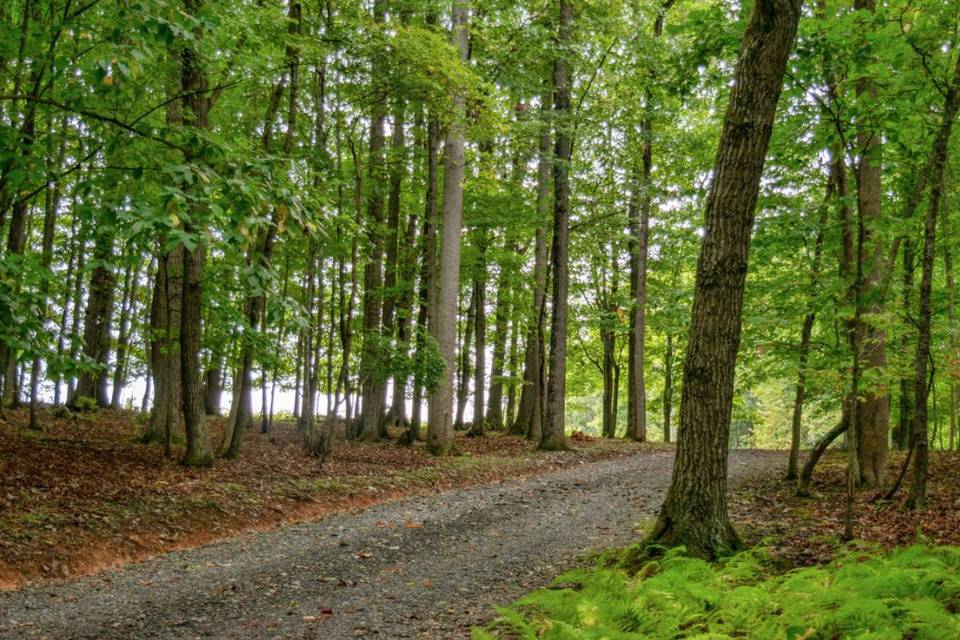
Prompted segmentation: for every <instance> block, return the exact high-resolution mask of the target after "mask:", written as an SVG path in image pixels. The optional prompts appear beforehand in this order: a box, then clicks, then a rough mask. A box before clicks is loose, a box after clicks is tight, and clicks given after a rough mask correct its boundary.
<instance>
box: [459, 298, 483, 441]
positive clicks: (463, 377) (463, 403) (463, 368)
mask: <svg viewBox="0 0 960 640" xmlns="http://www.w3.org/2000/svg"><path fill="white" fill-rule="evenodd" d="M476 309H477V289H476V287H471V288H470V302H469V303H468V304H467V311H466V313H465V314H464V315H463V317H464V322H463V325H464V328H463V341H462V342H461V343H460V369H459V371H458V373H459V381H458V384H457V419H456V420H455V421H454V423H453V427H454V429H455V430H456V431H461V430H463V428H464V424H463V416H464V413H465V412H466V408H467V398H468V397H469V396H470V346H471V343H472V342H473V330H474V329H475V328H476V326H477V323H476V321H475V320H474V314H475V313H476Z"/></svg>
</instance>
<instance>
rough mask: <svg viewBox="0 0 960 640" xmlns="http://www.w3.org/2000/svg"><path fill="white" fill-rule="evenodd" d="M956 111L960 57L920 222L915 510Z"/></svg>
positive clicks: (922, 482) (919, 499) (922, 496)
mask: <svg viewBox="0 0 960 640" xmlns="http://www.w3.org/2000/svg"><path fill="white" fill-rule="evenodd" d="M958 110H960V58H958V59H957V62H956V68H955V70H954V77H953V81H952V83H951V85H950V88H949V89H948V91H947V95H946V100H945V103H944V109H943V122H942V124H941V125H940V130H939V131H938V132H937V137H936V139H935V140H934V144H933V151H932V153H931V160H932V171H931V173H930V198H929V203H928V204H927V216H926V219H925V220H924V225H923V260H922V265H923V266H922V273H921V275H920V294H919V297H920V313H919V315H918V318H917V360H916V373H917V378H916V381H915V383H914V385H915V386H914V389H915V395H914V413H915V416H914V443H915V444H914V449H915V455H914V462H913V483H912V484H911V487H910V499H909V503H910V504H911V506H913V508H915V509H923V508H924V507H925V506H926V503H927V457H928V452H927V393H928V391H929V388H928V387H929V381H928V380H927V364H928V360H929V359H930V321H931V317H932V315H933V305H932V301H931V291H932V289H933V262H934V256H935V255H936V239H937V218H938V217H939V215H940V206H941V200H942V199H943V192H944V175H943V174H944V170H945V168H946V164H947V154H948V150H949V146H950V134H951V132H952V130H953V121H954V119H955V118H956V117H957V111H958Z"/></svg>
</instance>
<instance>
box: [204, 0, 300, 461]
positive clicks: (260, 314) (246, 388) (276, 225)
mask: <svg viewBox="0 0 960 640" xmlns="http://www.w3.org/2000/svg"><path fill="white" fill-rule="evenodd" d="M287 21H288V25H287V33H288V34H289V36H290V37H291V38H293V37H295V36H297V35H299V34H300V31H301V24H302V20H301V12H300V3H299V2H291V3H290V8H289V11H288V14H287ZM284 53H285V59H286V64H287V73H288V76H289V80H290V92H289V100H288V103H287V104H288V109H287V118H286V127H287V130H286V135H285V136H284V143H283V153H284V155H286V156H288V157H289V156H290V154H291V152H292V151H293V140H294V135H295V133H296V123H297V99H298V89H299V66H300V53H299V50H298V49H297V47H295V46H294V45H293V44H288V45H287V47H286V49H285V52H284ZM283 84H284V82H283V80H281V81H280V82H278V83H277V85H276V86H275V87H274V92H273V97H272V99H271V101H270V103H269V105H268V106H267V117H266V118H265V119H264V129H263V137H262V139H261V145H262V147H263V151H264V153H269V152H270V133H271V132H272V131H273V121H274V119H275V115H274V114H276V112H277V109H278V105H279V101H280V97H281V94H282V92H283ZM286 214H287V208H286V207H285V206H275V207H273V210H272V212H271V216H270V222H269V223H268V224H267V227H266V229H264V230H262V231H260V232H259V234H258V235H257V237H256V239H255V240H254V242H253V246H252V247H251V252H250V256H249V257H248V263H249V266H250V268H251V270H255V272H257V273H266V272H268V270H269V268H270V262H271V259H272V257H273V248H274V244H275V241H276V238H277V233H278V230H279V229H280V228H282V227H283V225H284V222H285V218H286ZM257 289H258V290H257V291H256V292H254V291H248V292H247V293H246V295H245V296H244V316H245V318H246V321H247V329H248V331H245V332H244V334H243V335H242V336H241V341H240V379H239V382H240V401H241V407H240V409H241V410H238V411H237V413H236V420H235V422H234V425H233V429H232V430H229V429H228V432H229V435H230V436H231V437H230V439H229V440H227V439H226V437H225V438H224V444H225V447H224V450H223V455H224V457H226V458H236V457H237V456H239V455H240V442H241V439H242V438H241V436H242V433H243V426H244V425H246V424H247V423H249V422H250V421H251V420H252V417H253V416H252V415H251V414H252V412H251V411H249V407H250V405H251V400H250V393H251V388H250V387H251V380H250V378H251V375H252V367H253V348H254V344H253V341H254V340H253V339H254V336H256V335H257V333H258V332H260V331H263V330H264V329H265V327H264V326H262V325H261V322H260V321H261V319H263V318H264V311H265V309H266V292H265V289H266V286H265V283H260V286H259V287H257ZM264 384H266V381H264ZM224 435H225V436H226V435H227V434H226V433H225V434H224Z"/></svg>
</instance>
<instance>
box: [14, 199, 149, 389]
mask: <svg viewBox="0 0 960 640" xmlns="http://www.w3.org/2000/svg"><path fill="white" fill-rule="evenodd" d="M72 206H73V208H74V209H76V207H77V195H76V192H74V195H73V204H72ZM70 238H71V240H70V249H69V255H68V257H67V272H66V274H65V278H66V280H65V282H64V284H63V289H62V290H61V291H62V297H61V299H60V300H61V309H62V310H61V313H60V329H59V331H58V335H57V359H58V360H59V359H60V358H62V357H63V355H64V353H65V352H66V349H67V344H66V343H67V327H68V323H69V322H70V307H71V302H72V297H71V295H72V291H73V286H74V282H75V281H77V280H79V278H80V275H79V274H78V273H77V270H78V268H79V267H78V266H77V262H78V259H81V258H82V256H79V257H78V254H81V253H82V249H83V248H82V246H81V244H82V242H83V241H82V239H81V238H80V234H78V233H77V219H76V217H73V218H72V219H71V221H70ZM144 326H149V323H148V324H145V325H144ZM148 356H149V353H148ZM62 382H63V377H62V376H61V375H60V374H59V373H57V374H56V375H54V376H53V384H54V386H53V404H54V406H57V407H59V406H60V394H61V389H60V387H61V383H62ZM0 404H2V403H0Z"/></svg>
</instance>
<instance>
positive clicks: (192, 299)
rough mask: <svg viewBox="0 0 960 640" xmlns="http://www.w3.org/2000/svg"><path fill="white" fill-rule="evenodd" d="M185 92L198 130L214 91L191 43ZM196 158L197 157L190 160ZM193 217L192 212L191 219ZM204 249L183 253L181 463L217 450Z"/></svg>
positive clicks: (198, 3) (188, 2)
mask: <svg viewBox="0 0 960 640" xmlns="http://www.w3.org/2000/svg"><path fill="white" fill-rule="evenodd" d="M202 7H203V0H184V9H185V11H186V14H187V15H188V16H191V17H192V16H196V15H197V14H198V13H199V12H200V10H201V9H202ZM202 37H203V31H202V29H201V28H200V27H197V28H196V29H194V39H195V42H199V41H200V40H201V39H202ZM181 55H182V59H181V78H182V83H181V90H182V93H183V98H182V100H183V120H184V124H185V125H187V126H190V127H193V128H195V129H198V130H204V129H207V128H208V121H207V115H208V111H209V108H210V95H209V92H208V91H207V78H206V74H205V73H204V70H203V66H202V61H201V60H200V56H199V52H198V51H197V50H196V49H194V48H193V46H192V45H188V46H185V47H184V48H183V49H182V54H181ZM188 160H193V158H188ZM193 217H194V216H191V218H193ZM183 231H184V233H185V234H187V235H190V234H196V235H197V236H199V237H202V235H203V233H202V231H203V230H202V228H201V227H200V226H198V225H197V224H195V223H194V222H193V221H192V220H189V221H186V222H185V223H184V225H183ZM204 254H205V249H204V245H203V243H202V242H198V243H197V244H196V246H194V247H192V248H184V251H183V294H182V303H181V311H180V380H181V382H182V384H183V424H184V430H185V431H186V435H187V449H186V452H185V454H184V457H183V464H185V465H187V466H208V465H210V464H212V463H213V449H212V448H211V447H210V438H209V435H208V433H207V424H206V420H205V416H204V410H203V381H202V376H201V375H200V347H201V331H202V328H201V323H202V322H203V300H202V286H203V269H204V257H205V256H204Z"/></svg>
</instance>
